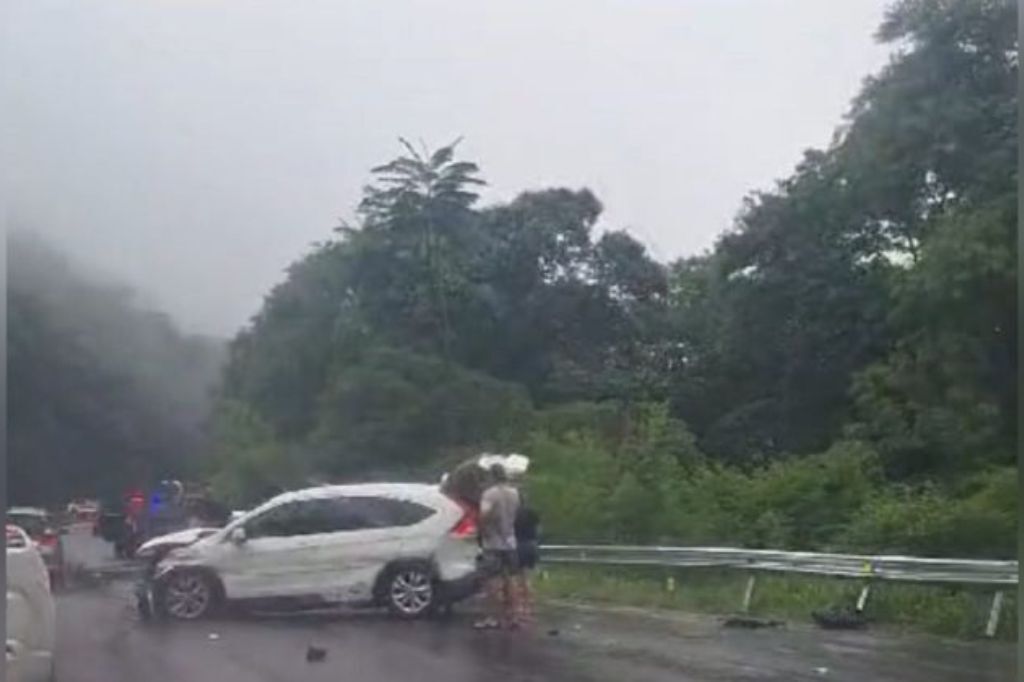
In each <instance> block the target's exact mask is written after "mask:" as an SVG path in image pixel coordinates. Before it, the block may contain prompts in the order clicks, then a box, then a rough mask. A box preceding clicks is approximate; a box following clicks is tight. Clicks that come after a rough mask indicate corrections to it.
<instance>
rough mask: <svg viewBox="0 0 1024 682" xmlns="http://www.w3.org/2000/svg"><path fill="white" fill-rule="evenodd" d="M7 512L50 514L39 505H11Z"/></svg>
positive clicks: (34, 514) (24, 514) (21, 514)
mask: <svg viewBox="0 0 1024 682" xmlns="http://www.w3.org/2000/svg"><path fill="white" fill-rule="evenodd" d="M7 513H8V514H17V515H19V516H49V514H48V513H47V511H46V510H45V509H40V508H39V507H11V508H10V509H8V510H7Z"/></svg>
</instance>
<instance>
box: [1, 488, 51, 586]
mask: <svg viewBox="0 0 1024 682" xmlns="http://www.w3.org/2000/svg"><path fill="white" fill-rule="evenodd" d="M7 523H9V524H11V525H14V526H18V527H19V528H21V529H22V530H23V531H25V533H26V534H27V535H28V536H29V537H30V538H31V539H32V541H33V542H34V543H35V545H36V548H38V550H39V554H40V555H41V556H42V557H43V563H44V564H46V569H47V570H48V571H49V573H50V583H51V584H52V585H62V584H63V583H64V545H63V543H62V542H61V531H60V529H59V527H58V525H57V523H56V521H55V520H54V518H53V517H52V516H50V514H49V512H47V511H46V510H45V509H38V508H35V507H11V508H10V509H8V510H7Z"/></svg>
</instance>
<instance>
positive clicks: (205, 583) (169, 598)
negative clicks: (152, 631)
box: [156, 571, 220, 620]
mask: <svg viewBox="0 0 1024 682" xmlns="http://www.w3.org/2000/svg"><path fill="white" fill-rule="evenodd" d="M219 599H220V593H219V590H218V589H217V585H216V584H215V582H214V581H213V579H212V578H210V576H208V575H206V574H205V573H201V572H199V571H178V572H175V573H173V574H171V575H170V576H168V577H167V579H166V580H165V581H163V583H162V584H161V585H160V588H159V589H158V591H157V595H156V601H157V604H158V606H159V609H160V611H161V612H162V613H163V614H166V615H168V616H170V617H172V618H176V619H178V620H196V619H198V618H203V617H205V616H208V615H210V614H211V613H212V612H213V610H214V609H215V608H216V606H217V603H218V601H219Z"/></svg>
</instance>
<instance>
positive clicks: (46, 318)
mask: <svg viewBox="0 0 1024 682" xmlns="http://www.w3.org/2000/svg"><path fill="white" fill-rule="evenodd" d="M7 258H8V285H7V286H8V318H7V323H8V328H7V335H8V337H7V338H8V360H7V362H8V393H7V395H8V403H7V419H8V429H9V431H8V448H9V450H8V453H9V454H8V457H9V458H8V475H9V479H8V491H9V495H10V497H11V501H12V502H33V503H42V502H59V501H61V500H63V499H66V498H67V497H68V496H70V495H76V494H82V495H86V494H109V493H113V492H116V490H117V489H119V488H120V487H121V486H124V485H129V484H135V483H140V484H141V483H144V482H145V481H146V480H148V479H151V478H152V477H156V476H163V475H169V474H178V475H183V474H185V473H187V472H188V471H189V470H190V469H191V468H193V467H194V466H195V465H196V463H197V457H198V455H199V454H200V453H201V450H202V447H203V431H202V428H203V423H204V421H205V419H206V415H207V412H208V410H209V406H210V401H211V392H212V389H213V388H214V386H215V383H216V381H217V378H218V376H219V371H220V367H221V364H222V362H223V359H224V351H225V347H224V343H223V342H222V341H220V340H218V339H212V338H207V337H200V336H189V335H185V334H183V333H182V332H181V331H179V330H178V329H177V328H176V326H175V324H174V322H173V321H172V320H171V319H170V318H169V317H168V316H166V315H165V314H163V313H160V312H158V311H154V310H148V309H146V308H144V307H143V306H141V305H140V304H139V303H138V302H137V301H136V297H135V296H134V294H133V293H132V291H131V290H129V289H127V288H125V287H122V286H119V285H117V284H116V283H112V282H108V281H102V279H101V278H100V277H97V276H95V275H92V274H86V272H85V271H84V270H83V269H82V268H80V267H78V266H76V264H75V263H73V262H71V261H70V260H69V259H67V258H66V257H65V256H64V255H63V254H61V253H60V252H59V251H57V250H56V249H54V248H53V247H52V246H51V245H49V244H46V243H44V242H43V241H41V240H40V239H39V238H38V237H35V236H33V235H30V234H26V233H20V234H14V235H10V236H9V237H8V243H7Z"/></svg>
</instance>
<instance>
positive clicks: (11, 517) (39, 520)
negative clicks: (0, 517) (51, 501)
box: [7, 514, 50, 537]
mask: <svg viewBox="0 0 1024 682" xmlns="http://www.w3.org/2000/svg"><path fill="white" fill-rule="evenodd" d="M7 523H12V524H14V525H15V526H18V527H19V528H21V529H22V530H23V531H25V532H26V533H28V534H29V535H31V536H32V537H35V536H37V535H42V534H43V531H45V530H46V529H47V528H49V526H50V524H49V522H48V521H47V520H46V517H43V516H38V515H36V514H8V515H7Z"/></svg>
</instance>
